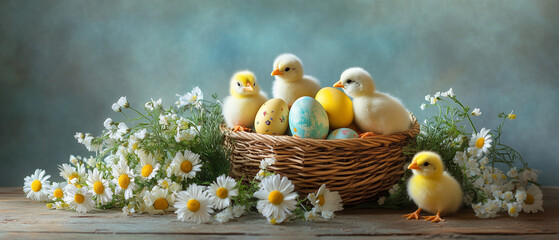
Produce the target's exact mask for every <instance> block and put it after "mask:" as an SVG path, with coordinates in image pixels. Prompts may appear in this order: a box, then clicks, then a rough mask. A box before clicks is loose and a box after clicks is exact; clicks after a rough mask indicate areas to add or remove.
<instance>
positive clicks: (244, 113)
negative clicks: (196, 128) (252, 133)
mask: <svg viewBox="0 0 559 240" xmlns="http://www.w3.org/2000/svg"><path fill="white" fill-rule="evenodd" d="M229 92H230V93H231V95H230V96H228V97H226V98H225V100H224V101H223V117H224V118H225V123H227V126H228V127H230V128H232V129H233V131H248V130H250V128H252V127H253V126H254V117H255V116H256V113H257V112H258V109H259V108H260V106H262V104H264V102H266V100H268V97H267V96H266V93H264V92H261V91H260V85H257V84H256V77H255V76H254V73H252V72H251V71H240V72H236V73H235V74H233V77H232V78H231V82H230V88H229Z"/></svg>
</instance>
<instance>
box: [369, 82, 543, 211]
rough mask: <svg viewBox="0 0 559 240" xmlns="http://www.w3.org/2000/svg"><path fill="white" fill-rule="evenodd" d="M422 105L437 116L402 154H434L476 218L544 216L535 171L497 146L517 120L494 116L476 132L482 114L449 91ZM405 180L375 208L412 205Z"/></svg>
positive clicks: (509, 150) (510, 151)
mask: <svg viewBox="0 0 559 240" xmlns="http://www.w3.org/2000/svg"><path fill="white" fill-rule="evenodd" d="M425 100H426V101H427V102H428V103H423V104H422V105H421V109H422V110H424V109H427V108H434V109H436V110H437V114H435V115H434V116H432V117H430V118H427V119H426V120H425V121H424V122H423V124H422V125H421V132H420V134H419V135H418V137H417V138H416V141H414V142H412V143H411V144H410V145H409V146H407V148H406V149H405V150H404V152H405V154H406V155H408V156H413V155H414V154H415V153H417V152H419V151H422V150H431V151H435V152H437V153H439V154H440V155H441V157H442V158H443V161H444V163H445V166H446V171H448V172H449V173H450V174H451V175H452V176H454V177H455V178H456V179H457V180H458V181H459V182H460V183H461V185H462V190H463V191H464V202H465V204H466V205H467V206H469V207H472V208H473V210H474V211H475V213H476V216H478V217H480V218H494V217H497V216H498V213H499V212H502V211H505V212H508V214H509V215H510V216H512V217H516V216H518V214H519V213H520V212H521V211H524V212H525V213H536V212H539V211H543V207H542V205H543V201H542V196H543V195H542V191H541V189H540V187H539V184H538V183H537V178H538V171H536V170H533V169H530V168H529V167H528V164H527V163H526V162H525V161H524V159H523V158H522V156H521V155H520V154H519V153H518V152H517V151H516V150H514V149H513V148H511V147H509V146H507V145H505V144H503V143H502V142H501V136H502V134H503V127H504V125H505V123H506V122H507V121H511V120H514V119H516V114H514V113H513V112H511V113H509V114H505V113H499V114H498V117H499V119H501V122H500V124H499V125H498V126H497V128H496V129H495V130H493V131H491V130H490V129H486V128H481V129H479V130H478V128H476V126H475V125H474V121H473V120H474V118H475V117H476V116H480V115H481V114H482V112H481V110H480V109H479V108H474V109H473V110H472V109H471V108H470V107H469V106H466V105H464V104H463V103H462V102H460V101H459V100H458V98H457V97H456V95H455V94H454V91H453V90H452V88H451V89H449V90H448V91H446V92H442V93H441V92H437V93H436V94H435V95H434V96H431V95H427V96H425ZM470 131H471V133H470ZM469 136H471V137H469ZM501 169H503V170H501ZM409 176H410V172H409V171H408V172H407V173H406V174H405V175H404V176H403V178H402V180H401V181H400V183H398V184H396V185H395V186H394V187H393V188H392V189H391V190H390V191H389V196H385V197H381V198H380V199H379V200H378V201H377V203H378V205H380V206H383V207H389V208H397V207H403V206H407V205H409V204H411V202H410V200H409V198H408V196H407V190H406V180H407V178H408V177H409Z"/></svg>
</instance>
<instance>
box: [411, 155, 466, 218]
mask: <svg viewBox="0 0 559 240" xmlns="http://www.w3.org/2000/svg"><path fill="white" fill-rule="evenodd" d="M408 169H412V171H413V176H412V177H411V178H410V179H409V180H408V195H409V196H410V197H411V199H412V200H413V201H414V202H415V204H417V207H418V208H417V210H416V211H415V212H413V213H410V214H406V215H403V217H405V218H407V219H412V218H414V219H419V213H420V212H421V210H426V211H427V212H430V213H437V214H436V215H434V216H429V217H423V218H425V219H426V220H425V221H432V222H439V221H444V220H443V219H442V218H441V215H446V214H450V213H454V212H456V211H457V210H458V208H460V206H461V205H462V197H463V195H464V193H463V192H462V189H461V188H460V184H459V183H458V181H456V179H454V178H453V177H452V176H451V175H450V174H448V172H446V171H444V165H443V162H442V160H441V157H440V156H439V155H438V154H436V153H434V152H430V151H423V152H418V153H417V154H415V156H414V157H413V160H412V162H411V164H410V165H409V166H408Z"/></svg>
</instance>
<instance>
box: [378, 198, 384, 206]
mask: <svg viewBox="0 0 559 240" xmlns="http://www.w3.org/2000/svg"><path fill="white" fill-rule="evenodd" d="M384 201H386V197H381V198H379V199H378V200H377V203H378V205H379V206H382V205H384Z"/></svg>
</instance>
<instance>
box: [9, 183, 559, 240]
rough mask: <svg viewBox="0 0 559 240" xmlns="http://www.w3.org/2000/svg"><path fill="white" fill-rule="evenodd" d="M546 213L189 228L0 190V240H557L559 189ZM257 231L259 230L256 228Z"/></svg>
mask: <svg viewBox="0 0 559 240" xmlns="http://www.w3.org/2000/svg"><path fill="white" fill-rule="evenodd" d="M543 191H544V208H545V212H544V213H540V214H521V215H520V216H519V217H518V218H510V217H508V216H503V217H501V218H497V219H478V218H477V217H475V216H474V214H473V212H472V210H471V209H466V208H464V209H462V210H461V211H459V212H458V213H457V214H455V215H452V216H449V217H448V218H447V221H446V222H442V223H438V224H434V223H430V222H425V221H416V220H404V219H402V218H401V217H400V216H401V215H402V214H405V213H408V212H410V211H413V210H414V209H403V210H388V209H346V210H344V211H343V212H342V213H340V214H338V216H337V217H336V218H335V219H333V220H332V221H327V222H320V223H316V222H310V223H309V222H304V221H294V222H289V223H286V224H282V225H278V226H273V225H270V224H266V220H265V219H264V218H263V217H261V216H260V215H259V214H258V213H253V214H249V215H247V216H243V217H242V218H241V219H239V220H238V221H233V222H230V223H227V224H218V223H210V224H200V225H198V224H189V223H184V222H181V221H179V220H177V219H176V217H175V215H174V214H167V215H154V216H152V215H148V214H136V215H133V216H125V215H123V214H122V213H121V211H120V210H119V209H110V210H96V211H93V212H92V213H88V214H80V213H77V212H73V211H57V210H49V209H47V208H46V207H45V205H44V204H43V203H39V202H35V201H31V200H28V199H25V198H24V196H23V192H22V190H21V188H0V237H2V238H4V237H6V238H12V237H16V238H20V237H21V238H51V237H52V238H57V237H65V238H78V237H80V236H86V237H87V239H89V238H91V237H98V236H101V237H103V236H105V237H107V236H118V238H124V239H128V238H137V237H138V236H142V237H152V236H153V237H155V238H156V239H158V238H165V239H168V238H184V237H186V236H188V237H189V238H191V237H202V238H204V239H214V238H219V239H223V238H228V239H238V238H242V239H247V238H248V239H252V238H258V239H262V238H264V239H268V238H269V237H271V238H282V239H290V238H303V239H305V238H324V239H331V238H344V237H363V238H368V237H383V238H384V237H387V238H388V237H397V238H415V237H434V238H439V237H442V238H455V237H467V238H473V239H484V238H493V239H494V238H496V237H502V236H505V237H507V239H511V238H518V239H533V238H536V237H537V238H540V237H541V238H559V233H558V229H557V226H559V218H558V217H557V216H559V215H558V214H559V187H545V188H543ZM255 226H257V227H255Z"/></svg>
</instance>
